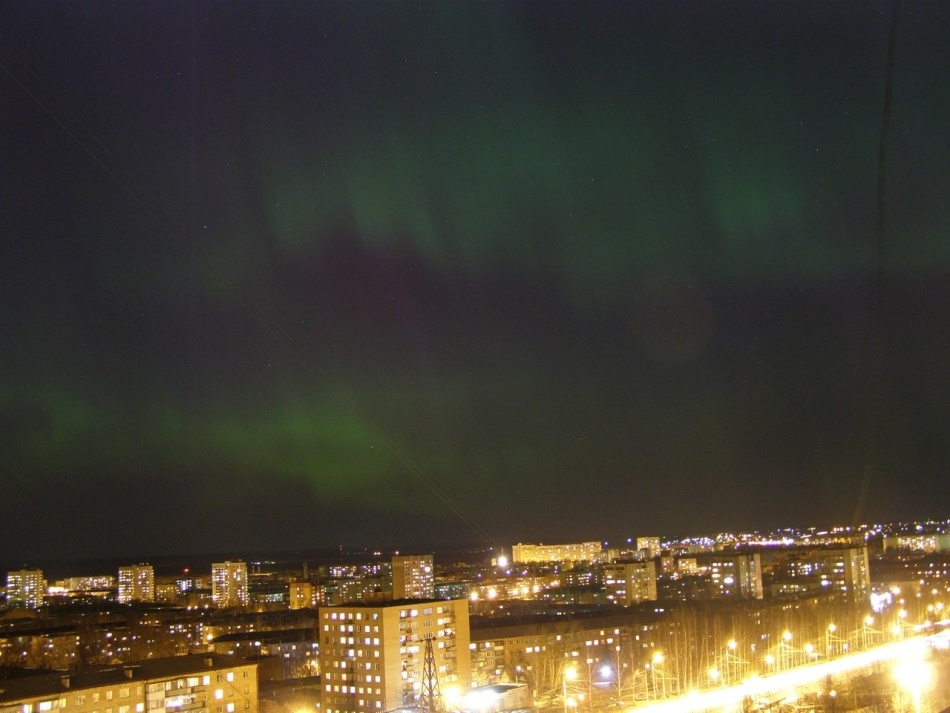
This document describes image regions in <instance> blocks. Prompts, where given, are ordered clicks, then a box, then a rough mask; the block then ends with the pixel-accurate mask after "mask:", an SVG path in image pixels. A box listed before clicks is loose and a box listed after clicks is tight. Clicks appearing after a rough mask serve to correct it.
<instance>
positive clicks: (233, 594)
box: [211, 561, 248, 607]
mask: <svg viewBox="0 0 950 713" xmlns="http://www.w3.org/2000/svg"><path fill="white" fill-rule="evenodd" d="M211 601H212V602H213V603H214V605H215V606H216V607H244V606H247V603H248V593H247V564H246V563H244V562H240V561H238V562H230V561H228V562H215V563H214V564H212V565H211Z"/></svg>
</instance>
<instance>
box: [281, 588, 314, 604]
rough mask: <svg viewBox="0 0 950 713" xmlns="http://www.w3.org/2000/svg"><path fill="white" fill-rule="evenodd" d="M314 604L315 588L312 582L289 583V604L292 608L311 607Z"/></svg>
mask: <svg viewBox="0 0 950 713" xmlns="http://www.w3.org/2000/svg"><path fill="white" fill-rule="evenodd" d="M313 604H314V589H313V584H311V583H310V582H290V584H288V585H287V606H288V607H289V608H291V609H309V608H310V607H312V606H313Z"/></svg>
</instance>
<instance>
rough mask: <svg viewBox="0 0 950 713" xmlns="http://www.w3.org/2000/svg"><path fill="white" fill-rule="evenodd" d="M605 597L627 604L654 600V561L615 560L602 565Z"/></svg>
mask: <svg viewBox="0 0 950 713" xmlns="http://www.w3.org/2000/svg"><path fill="white" fill-rule="evenodd" d="M604 589H605V591H606V593H607V599H608V600H609V601H612V602H616V603H617V604H623V605H624V606H627V605H629V604H636V603H638V602H644V601H656V562H654V561H652V560H651V561H649V562H615V563H614V564H608V565H606V566H605V567H604Z"/></svg>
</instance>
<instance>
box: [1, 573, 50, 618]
mask: <svg viewBox="0 0 950 713" xmlns="http://www.w3.org/2000/svg"><path fill="white" fill-rule="evenodd" d="M45 596H46V580H45V579H44V578H43V570H40V569H21V570H17V571H16V572H7V606H9V607H27V608H28V609H38V608H39V607H41V606H43V603H44V597H45Z"/></svg>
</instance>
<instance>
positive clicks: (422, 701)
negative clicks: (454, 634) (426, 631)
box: [419, 635, 442, 713]
mask: <svg viewBox="0 0 950 713" xmlns="http://www.w3.org/2000/svg"><path fill="white" fill-rule="evenodd" d="M425 642H426V648H425V656H424V658H423V659H422V696H420V698H419V713H442V692H441V691H440V690H439V674H438V670H437V669H436V667H435V654H434V653H433V650H432V636H431V635H429V636H427V637H426V638H425Z"/></svg>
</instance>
